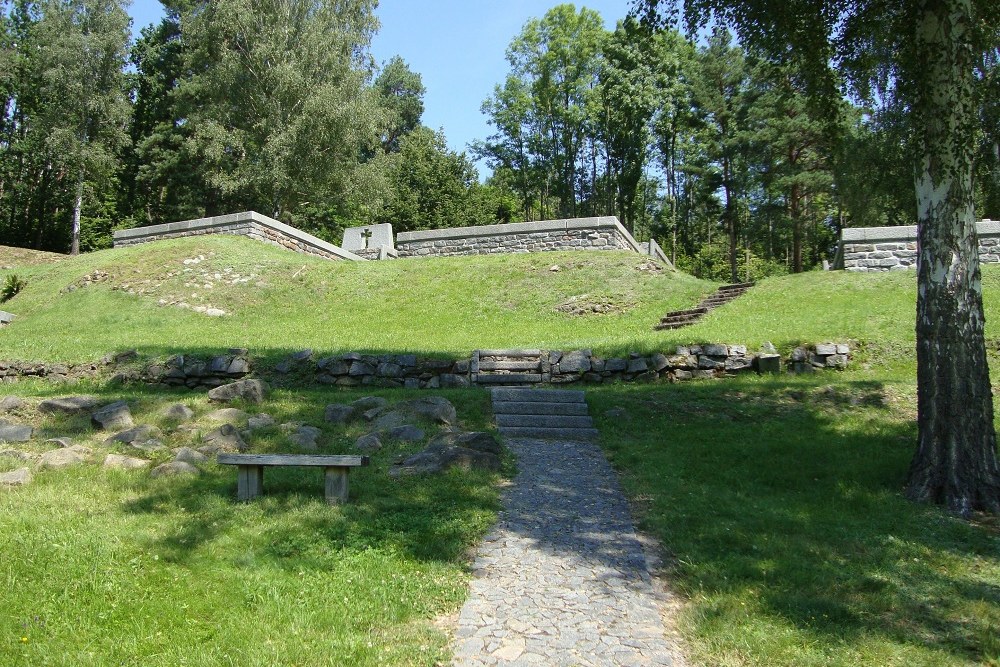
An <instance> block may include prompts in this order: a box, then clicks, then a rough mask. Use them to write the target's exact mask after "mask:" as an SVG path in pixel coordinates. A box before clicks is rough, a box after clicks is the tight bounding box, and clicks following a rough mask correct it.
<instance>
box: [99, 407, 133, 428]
mask: <svg viewBox="0 0 1000 667" xmlns="http://www.w3.org/2000/svg"><path fill="white" fill-rule="evenodd" d="M90 422H91V423H92V424H93V425H94V426H95V427H96V428H99V429H103V430H105V431H111V430H115V429H125V428H130V427H132V426H133V425H135V422H133V421H132V413H131V412H130V411H129V409H128V403H126V402H125V401H115V402H114V403H111V404H109V405H105V406H104V407H103V408H101V409H99V410H96V411H95V412H94V413H93V414H91V415H90Z"/></svg>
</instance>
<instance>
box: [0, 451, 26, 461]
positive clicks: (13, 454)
mask: <svg viewBox="0 0 1000 667" xmlns="http://www.w3.org/2000/svg"><path fill="white" fill-rule="evenodd" d="M0 457H2V458H8V459H17V460H18V461H32V460H34V457H33V456H32V455H31V454H29V453H28V452H22V451H21V450H20V449H4V450H2V451H0Z"/></svg>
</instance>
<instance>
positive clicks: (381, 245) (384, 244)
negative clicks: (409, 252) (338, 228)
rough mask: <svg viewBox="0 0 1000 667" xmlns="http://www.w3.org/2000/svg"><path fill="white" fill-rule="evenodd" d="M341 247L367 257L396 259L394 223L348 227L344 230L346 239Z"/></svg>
mask: <svg viewBox="0 0 1000 667" xmlns="http://www.w3.org/2000/svg"><path fill="white" fill-rule="evenodd" d="M340 247H341V248H343V249H344V250H347V251H348V252H352V253H354V254H355V255H358V256H359V257H364V258H365V259H395V258H396V257H398V254H397V253H396V244H395V242H394V241H393V235H392V225H391V224H389V223H387V222H386V223H383V224H381V225H367V226H365V227H348V228H347V229H345V230H344V241H343V243H341V244H340Z"/></svg>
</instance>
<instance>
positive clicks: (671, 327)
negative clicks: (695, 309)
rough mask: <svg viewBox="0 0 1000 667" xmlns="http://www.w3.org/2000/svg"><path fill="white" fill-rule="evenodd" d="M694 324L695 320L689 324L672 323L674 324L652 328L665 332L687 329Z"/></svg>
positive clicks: (658, 325)
mask: <svg viewBox="0 0 1000 667" xmlns="http://www.w3.org/2000/svg"><path fill="white" fill-rule="evenodd" d="M695 323H696V322H695V320H692V321H690V322H674V323H671V324H657V325H656V326H655V327H653V329H655V330H656V331H666V330H669V329H682V328H684V327H689V326H691V325H692V324H695Z"/></svg>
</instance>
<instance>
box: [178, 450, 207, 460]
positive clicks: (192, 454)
mask: <svg viewBox="0 0 1000 667" xmlns="http://www.w3.org/2000/svg"><path fill="white" fill-rule="evenodd" d="M207 460H208V457H207V456H205V455H204V454H202V453H201V452H198V451H195V450H193V449H191V448H190V447H178V448H177V449H175V450H174V461H183V462H185V463H204V462H205V461H207Z"/></svg>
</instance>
